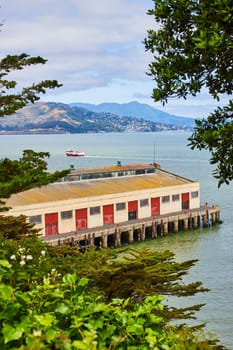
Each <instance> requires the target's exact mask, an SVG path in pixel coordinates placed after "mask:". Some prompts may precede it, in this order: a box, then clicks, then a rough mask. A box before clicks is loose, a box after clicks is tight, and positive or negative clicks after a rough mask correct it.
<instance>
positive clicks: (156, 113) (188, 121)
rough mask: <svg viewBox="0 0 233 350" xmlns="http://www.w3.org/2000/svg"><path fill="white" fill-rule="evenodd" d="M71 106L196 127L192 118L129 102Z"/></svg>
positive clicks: (74, 104)
mask: <svg viewBox="0 0 233 350" xmlns="http://www.w3.org/2000/svg"><path fill="white" fill-rule="evenodd" d="M70 105H71V106H79V107H83V108H86V109H88V110H90V111H94V112H110V113H114V114H120V115H123V116H128V117H136V118H143V119H145V120H151V121H153V122H155V123H162V124H170V125H177V126H181V127H184V128H193V127H194V126H195V122H194V119H192V118H187V117H179V116H176V115H172V114H169V113H166V112H163V111H161V110H159V109H156V108H153V107H151V106H149V105H147V104H142V103H139V102H129V103H122V104H121V103H101V104H99V105H95V104H88V103H79V102H74V103H71V104H70Z"/></svg>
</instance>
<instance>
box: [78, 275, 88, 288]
mask: <svg viewBox="0 0 233 350" xmlns="http://www.w3.org/2000/svg"><path fill="white" fill-rule="evenodd" d="M88 282H89V279H88V278H86V277H82V278H81V279H80V280H79V282H78V286H80V287H86V286H87V285H88Z"/></svg>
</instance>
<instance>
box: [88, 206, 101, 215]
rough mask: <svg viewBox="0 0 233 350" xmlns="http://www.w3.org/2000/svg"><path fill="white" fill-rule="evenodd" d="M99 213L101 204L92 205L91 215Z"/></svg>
mask: <svg viewBox="0 0 233 350" xmlns="http://www.w3.org/2000/svg"><path fill="white" fill-rule="evenodd" d="M97 214H100V206H98V207H91V208H90V215H97Z"/></svg>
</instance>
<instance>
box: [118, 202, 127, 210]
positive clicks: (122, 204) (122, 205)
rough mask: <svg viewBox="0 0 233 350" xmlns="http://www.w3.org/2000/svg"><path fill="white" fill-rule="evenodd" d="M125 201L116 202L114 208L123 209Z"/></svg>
mask: <svg viewBox="0 0 233 350" xmlns="http://www.w3.org/2000/svg"><path fill="white" fill-rule="evenodd" d="M125 207H126V206H125V203H117V204H116V210H125Z"/></svg>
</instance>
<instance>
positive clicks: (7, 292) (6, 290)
mask: <svg viewBox="0 0 233 350" xmlns="http://www.w3.org/2000/svg"><path fill="white" fill-rule="evenodd" d="M12 292H13V290H12V288H11V287H10V286H7V285H5V284H0V297H1V299H2V300H3V301H7V300H8V301H10V300H11V297H12Z"/></svg>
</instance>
